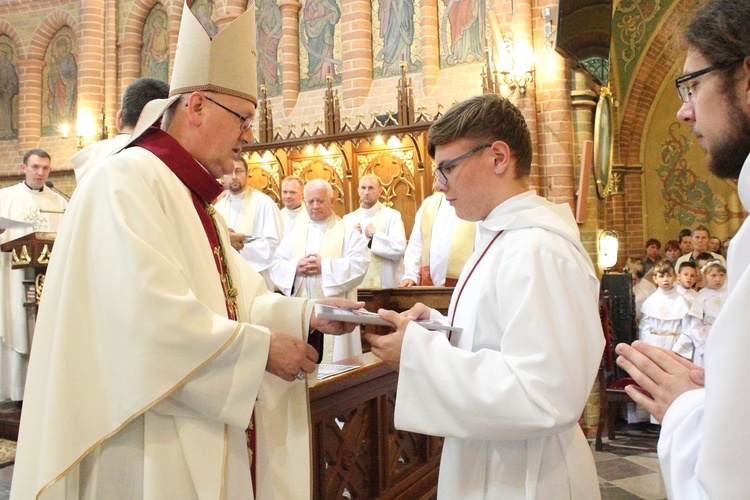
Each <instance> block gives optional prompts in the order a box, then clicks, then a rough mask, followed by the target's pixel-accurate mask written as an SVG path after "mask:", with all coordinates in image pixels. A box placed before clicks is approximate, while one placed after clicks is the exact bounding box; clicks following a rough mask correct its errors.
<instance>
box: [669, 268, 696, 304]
mask: <svg viewBox="0 0 750 500" xmlns="http://www.w3.org/2000/svg"><path fill="white" fill-rule="evenodd" d="M697 281H698V267H697V266H696V265H695V263H694V262H690V261H688V262H683V263H682V264H680V268H679V270H678V271H677V283H676V284H675V286H674V289H675V290H676V291H677V293H679V294H680V295H682V296H683V297H685V299H687V301H688V304H690V305H692V304H693V300H695V298H696V297H697V296H698V291H697V290H696V289H695V283H696V282H697Z"/></svg>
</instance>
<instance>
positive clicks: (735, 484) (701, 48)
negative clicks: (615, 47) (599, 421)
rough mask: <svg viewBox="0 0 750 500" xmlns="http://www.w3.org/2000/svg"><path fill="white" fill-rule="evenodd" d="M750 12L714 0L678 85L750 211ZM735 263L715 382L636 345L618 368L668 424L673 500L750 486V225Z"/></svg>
mask: <svg viewBox="0 0 750 500" xmlns="http://www.w3.org/2000/svg"><path fill="white" fill-rule="evenodd" d="M748 25H750V3H748V2H747V0H712V1H710V2H709V3H708V4H707V5H706V6H705V7H704V8H703V9H702V10H701V11H699V12H698V14H697V15H696V17H695V19H694V20H693V22H692V23H691V24H690V26H689V27H688V29H687V31H686V32H685V40H686V42H687V58H686V60H685V66H684V75H683V76H681V77H679V78H677V79H676V81H675V83H676V84H677V90H678V92H679V94H680V97H681V98H682V101H683V105H682V107H681V108H680V110H679V112H678V113H677V117H678V118H679V119H680V120H681V121H683V122H685V123H686V124H689V125H690V127H691V129H692V132H693V135H695V137H696V138H697V139H698V142H699V143H700V144H701V146H703V147H704V148H705V150H706V156H707V159H708V163H709V168H710V170H711V171H712V172H713V173H714V174H716V175H717V176H718V177H721V178H725V179H737V181H738V191H739V196H740V200H741V201H742V204H743V206H744V207H745V208H746V209H747V208H748V207H750V157H748V155H749V154H750V32H749V31H748V30H747V26H748ZM733 241H734V243H732V252H731V255H729V259H728V262H729V265H728V273H727V275H728V278H729V279H728V289H729V294H728V298H727V301H726V302H725V304H724V308H723V309H722V311H721V313H720V314H719V317H718V318H717V319H716V322H715V323H714V325H713V327H712V330H713V331H714V332H715V334H714V335H712V336H711V338H710V339H709V340H708V343H707V345H706V357H705V363H706V365H705V366H706V372H707V373H708V374H709V376H708V377H707V378H706V379H705V388H704V387H703V381H704V377H703V373H702V372H701V371H700V370H699V369H698V368H697V367H696V366H695V365H693V364H692V363H690V362H688V361H685V360H681V359H680V358H678V357H676V356H674V355H673V354H672V353H668V352H666V351H663V350H660V349H659V348H656V347H653V346H648V345H646V344H644V343H642V342H635V343H634V344H633V345H632V346H628V345H625V344H620V345H619V346H617V352H618V354H620V357H619V358H618V361H617V363H618V364H619V365H620V366H621V367H623V368H625V369H626V370H627V371H628V372H629V373H630V375H631V376H632V377H633V378H634V379H635V381H636V382H637V383H638V384H639V385H640V386H641V388H642V389H643V390H645V391H648V393H645V392H643V391H640V390H638V389H637V388H636V387H635V386H629V387H627V388H626V391H627V392H628V394H629V395H630V396H631V397H632V398H633V399H634V400H635V401H636V402H637V403H639V404H641V405H643V406H644V407H645V408H646V409H647V410H648V411H649V412H651V414H652V415H654V417H656V418H657V420H660V421H661V422H662V431H661V437H660V439H659V461H660V464H661V472H662V476H663V477H664V482H665V484H666V487H667V493H668V494H669V497H670V498H681V499H682V498H744V497H745V496H746V495H747V492H748V490H749V489H750V480H749V479H748V478H747V476H746V475H744V474H742V473H738V471H742V470H747V469H748V467H750V458H749V457H748V454H747V449H748V446H749V445H750V438H749V437H748V434H747V431H746V427H747V422H746V420H747V415H748V413H750V402H749V401H748V399H747V398H743V397H742V395H743V394H745V392H746V383H747V380H748V377H749V376H750V365H748V363H747V360H746V358H745V353H747V352H748V350H750V336H748V335H747V325H748V322H750V312H748V308H747V297H748V296H749V295H750V281H749V280H750V252H749V251H748V246H750V224H748V223H747V221H746V222H745V223H744V224H743V225H742V227H741V228H740V230H739V232H738V233H737V235H736V237H735V239H734V240H733Z"/></svg>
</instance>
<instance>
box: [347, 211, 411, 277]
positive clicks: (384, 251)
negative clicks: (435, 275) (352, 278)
mask: <svg viewBox="0 0 750 500" xmlns="http://www.w3.org/2000/svg"><path fill="white" fill-rule="evenodd" d="M344 222H345V223H346V225H347V226H348V227H351V228H353V227H354V226H356V225H357V224H359V225H360V227H361V228H362V230H361V233H362V235H363V236H365V228H366V227H367V226H368V225H369V224H370V223H372V224H373V225H374V226H375V230H376V231H375V233H374V234H373V236H372V241H371V242H370V243H368V246H369V248H370V266H369V268H368V269H367V274H366V275H365V279H364V281H362V284H361V285H360V288H393V287H395V286H398V284H399V283H400V282H401V276H402V275H403V273H404V270H403V258H404V251H405V250H406V232H405V230H404V222H403V221H402V220H401V214H400V213H399V212H397V211H396V210H394V209H392V208H389V207H386V206H383V205H382V204H381V203H376V204H375V205H374V206H372V207H371V208H369V209H365V208H358V209H357V210H355V211H354V212H352V213H350V214H346V215H345V216H344ZM365 237H366V236H365Z"/></svg>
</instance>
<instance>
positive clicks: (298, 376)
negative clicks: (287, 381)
mask: <svg viewBox="0 0 750 500" xmlns="http://www.w3.org/2000/svg"><path fill="white" fill-rule="evenodd" d="M294 378H296V379H297V380H302V379H303V378H305V372H304V370H300V371H299V373H298V374H297V375H296V376H295V377H294Z"/></svg>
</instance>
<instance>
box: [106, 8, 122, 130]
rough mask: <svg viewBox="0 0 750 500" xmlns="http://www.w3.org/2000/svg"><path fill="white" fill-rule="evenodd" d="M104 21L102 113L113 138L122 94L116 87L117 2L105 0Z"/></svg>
mask: <svg viewBox="0 0 750 500" xmlns="http://www.w3.org/2000/svg"><path fill="white" fill-rule="evenodd" d="M106 19H107V20H106V23H107V27H106V29H105V30H104V36H105V39H104V53H105V59H104V60H105V61H106V62H107V64H105V66H104V112H105V113H106V115H107V128H108V129H109V137H113V136H114V135H115V134H117V123H116V122H115V115H116V113H117V110H118V109H119V108H120V95H121V94H122V92H121V91H120V89H119V87H118V86H117V66H118V64H117V63H118V59H117V0H107V10H106ZM123 90H125V89H123Z"/></svg>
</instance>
